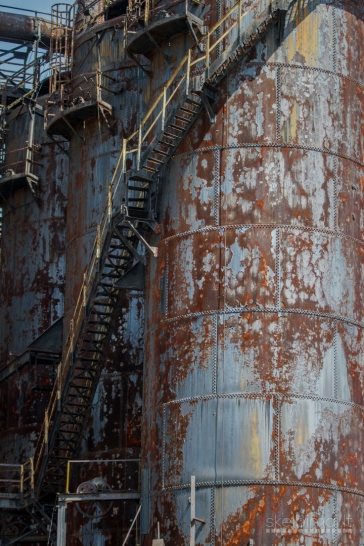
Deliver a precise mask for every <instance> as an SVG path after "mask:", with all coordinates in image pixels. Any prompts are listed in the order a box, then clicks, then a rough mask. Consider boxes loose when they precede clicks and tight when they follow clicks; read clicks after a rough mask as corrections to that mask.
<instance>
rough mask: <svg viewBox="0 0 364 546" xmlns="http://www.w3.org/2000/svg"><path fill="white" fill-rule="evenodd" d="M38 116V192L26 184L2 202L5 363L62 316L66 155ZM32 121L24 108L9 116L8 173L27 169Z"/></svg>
mask: <svg viewBox="0 0 364 546" xmlns="http://www.w3.org/2000/svg"><path fill="white" fill-rule="evenodd" d="M41 104H42V101H41ZM35 119H36V124H35V140H34V142H35V144H36V146H37V151H38V153H37V154H35V155H33V158H34V160H35V161H36V162H37V163H39V165H38V164H37V165H33V167H32V171H33V172H34V174H35V175H36V176H38V177H39V187H38V189H37V195H36V196H34V195H33V193H32V191H31V189H30V187H25V188H23V189H20V190H18V191H16V192H13V193H12V194H10V195H6V196H5V197H6V200H3V202H2V207H3V228H2V229H3V235H2V251H1V253H2V270H1V313H2V317H3V319H4V320H2V321H1V334H0V336H1V337H0V339H1V341H0V346H1V353H2V364H5V363H6V361H7V360H8V359H9V358H11V357H14V356H17V355H19V354H21V353H22V352H23V351H24V350H25V349H26V347H27V346H28V345H29V344H30V343H31V342H33V341H34V340H35V339H36V338H37V337H38V336H40V335H41V334H42V333H43V332H44V331H45V330H46V329H47V328H49V326H51V325H52V324H53V323H54V322H55V321H56V320H57V319H59V318H60V317H61V316H62V315H63V297H64V296H63V294H64V274H65V263H64V237H65V226H64V216H65V207H66V193H67V175H68V158H67V156H66V154H64V153H61V152H60V151H59V149H58V148H57V147H56V145H55V144H54V143H52V142H51V141H50V140H49V139H47V138H46V137H45V136H44V133H43V118H42V116H40V115H36V117H35ZM28 123H29V115H28V113H27V109H26V107H25V106H23V107H19V108H18V110H17V111H16V112H14V114H13V115H12V116H11V119H10V120H9V133H8V144H9V154H8V155H7V157H6V161H5V165H4V170H5V171H6V170H7V169H8V168H9V169H12V170H13V171H14V172H15V174H20V173H22V172H23V173H24V170H25V161H26V158H25V149H26V146H27V140H26V139H27V136H28V125H27V124H28ZM19 135H22V136H19ZM13 141H15V143H16V146H17V147H18V148H17V150H16V149H15V147H14V146H13V144H14V143H13ZM8 162H9V163H8Z"/></svg>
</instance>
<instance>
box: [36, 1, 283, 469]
mask: <svg viewBox="0 0 364 546" xmlns="http://www.w3.org/2000/svg"><path fill="white" fill-rule="evenodd" d="M269 4H275V0H256V2H255V3H254V4H253V5H252V6H251V7H250V8H249V9H248V10H246V11H243V0H239V1H238V2H236V4H234V6H233V7H232V8H231V9H229V10H228V11H227V12H226V13H225V15H224V16H223V17H222V18H221V19H220V20H219V21H218V22H217V23H216V24H215V25H214V26H213V27H212V28H211V29H210V31H209V32H208V34H206V35H205V36H203V38H201V40H200V41H199V42H198V43H197V44H195V45H194V46H193V47H192V48H191V49H190V50H189V51H188V52H187V54H186V55H185V56H184V57H183V59H182V61H181V62H180V64H179V65H178V66H177V68H176V69H175V70H174V72H173V74H172V75H171V77H170V78H169V80H168V81H167V82H166V84H165V85H164V88H163V91H162V92H161V93H160V94H159V96H158V97H157V99H156V100H155V101H154V102H153V104H152V106H151V107H150V109H149V110H148V112H147V113H146V114H145V116H144V117H143V119H142V121H141V123H140V126H139V128H138V130H136V131H134V132H133V133H132V134H131V135H130V136H129V137H128V138H127V139H124V140H123V146H122V150H121V152H120V155H119V158H118V162H117V165H116V168H115V171H114V174H113V177H112V179H111V181H110V183H109V185H108V193H107V195H108V197H107V203H106V205H105V207H104V209H103V212H102V215H101V220H100V223H99V224H98V226H97V235H96V237H95V240H94V242H93V246H92V249H91V255H90V259H89V262H88V265H87V267H86V271H85V273H84V279H83V283H82V286H81V289H80V292H79V294H78V298H77V301H76V304H75V307H74V310H73V314H72V317H71V321H70V329H69V334H68V337H67V340H66V343H65V346H64V351H63V356H62V361H61V363H60V365H59V367H58V372H57V379H56V381H55V384H54V388H53V391H52V393H51V396H50V401H49V405H48V408H47V411H46V415H45V419H44V422H43V425H42V429H41V432H40V434H39V438H38V444H37V447H36V451H35V461H34V468H35V473H36V474H37V472H38V471H39V469H40V466H41V462H42V458H43V457H44V456H45V455H47V453H48V443H49V434H50V430H51V427H52V422H53V421H54V420H55V417H56V413H57V410H58V409H60V400H61V393H62V392H63V388H64V386H65V384H66V378H67V374H68V371H69V367H70V365H71V362H72V355H73V351H74V349H75V343H76V342H77V339H78V337H79V334H80V332H81V328H82V322H83V320H84V318H85V313H86V306H87V302H88V300H89V297H90V294H91V290H92V287H93V282H94V279H95V274H96V273H97V272H98V271H99V265H100V258H101V250H102V248H103V246H104V243H105V241H106V238H107V235H108V232H109V229H110V227H111V222H112V214H113V208H114V205H115V198H116V195H117V192H118V187H119V184H120V181H121V179H122V176H123V173H125V172H126V160H127V156H128V155H134V156H136V159H137V167H140V165H141V164H140V161H141V152H142V148H143V145H144V144H145V143H146V142H147V141H148V138H149V139H150V138H151V137H152V136H153V134H156V132H157V131H158V130H159V129H162V128H163V126H164V124H165V123H166V121H167V117H168V109H169V108H171V107H172V108H173V102H174V101H173V99H175V98H176V96H177V95H178V94H179V93H180V94H181V93H182V95H188V93H189V92H190V86H191V82H192V79H193V78H194V77H196V76H197V77H199V75H200V74H201V73H202V74H203V73H206V71H207V70H208V69H209V68H210V67H211V65H212V62H214V61H216V60H217V59H218V57H219V56H221V55H222V54H223V50H224V47H222V48H218V46H219V44H222V45H223V46H224V45H225V44H228V45H230V43H232V42H233V41H234V40H236V37H237V36H239V39H241V38H242V37H243V36H244V32H245V31H246V29H248V27H249V25H250V24H251V22H252V21H253V20H254V18H255V17H256V13H255V11H257V12H258V14H260V13H261V12H262V11H263V10H264V9H265V8H266V7H267V6H268V7H269ZM201 44H202V45H203V46H204V47H202V48H201V47H199V46H200V45H201ZM201 49H204V51H203V52H201ZM220 50H222V51H221V53H220V52H219V51H220ZM180 96H181V95H180ZM136 138H137V143H136V145H134V144H133V141H135V139H136Z"/></svg>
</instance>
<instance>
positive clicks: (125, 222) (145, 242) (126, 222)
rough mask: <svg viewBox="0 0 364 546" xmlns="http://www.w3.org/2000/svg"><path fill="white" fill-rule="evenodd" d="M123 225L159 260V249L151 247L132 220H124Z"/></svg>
mask: <svg viewBox="0 0 364 546" xmlns="http://www.w3.org/2000/svg"><path fill="white" fill-rule="evenodd" d="M123 225H124V226H125V227H128V228H130V229H131V230H132V232H133V233H134V234H135V235H136V236H137V238H138V239H139V241H140V242H141V243H142V244H143V245H144V246H145V247H146V249H147V250H148V251H149V252H150V253H151V254H153V256H154V257H155V258H158V248H157V247H156V246H150V245H149V244H148V243H147V241H146V240H145V239H144V237H143V236H142V235H141V234H140V233H139V231H138V230H137V229H136V227H135V226H134V225H133V224H132V223H131V222H130V220H124V222H123Z"/></svg>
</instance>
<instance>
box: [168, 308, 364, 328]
mask: <svg viewBox="0 0 364 546" xmlns="http://www.w3.org/2000/svg"><path fill="white" fill-rule="evenodd" d="M239 313H280V314H297V315H307V316H310V317H322V318H328V319H333V320H340V321H341V322H347V323H348V324H353V325H354V326H358V327H359V328H364V324H363V323H362V322H359V321H357V320H354V319H351V318H350V317H342V316H340V315H334V314H331V313H321V312H320V311H304V310H302V309H281V308H280V307H253V308H249V307H229V308H227V309H219V310H215V311H199V312H196V313H186V314H185V315H178V316H176V317H171V318H168V319H164V320H163V319H162V322H166V323H171V322H175V321H177V320H181V319H190V318H198V317H208V316H214V315H222V316H226V315H234V314H239Z"/></svg>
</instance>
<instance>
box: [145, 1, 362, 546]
mask: <svg viewBox="0 0 364 546" xmlns="http://www.w3.org/2000/svg"><path fill="white" fill-rule="evenodd" d="M247 4H248V3H247ZM350 29H353V30H350ZM354 29H355V30H354ZM363 32H364V27H363V22H362V12H360V11H359V9H358V7H357V5H356V4H355V3H354V2H347V3H335V2H333V3H326V4H324V3H321V2H318V1H317V2H304V3H299V4H298V3H293V4H292V6H291V8H290V10H289V12H288V14H287V18H286V23H285V31H284V39H283V42H282V44H281V45H279V46H278V44H277V29H276V28H275V29H272V30H271V31H270V32H269V33H268V34H267V36H266V37H265V38H264V39H263V40H262V42H261V43H260V44H258V46H257V47H255V48H254V50H252V52H251V53H250V54H249V56H248V58H247V59H246V60H245V62H243V63H241V64H240V65H239V66H237V67H236V68H235V69H234V70H233V71H232V72H231V73H230V74H229V75H228V76H227V78H226V79H225V80H224V81H223V82H222V83H221V84H220V93H219V99H218V102H217V104H216V106H215V111H216V114H217V121H216V123H215V124H214V125H211V124H209V122H208V118H207V115H202V116H201V117H200V118H199V119H198V120H197V121H196V123H195V125H194V127H193V128H192V130H191V131H190V133H189V134H188V135H187V137H186V139H185V140H184V142H183V143H182V144H181V146H180V148H179V149H178V151H177V153H176V155H175V157H174V158H173V159H172V161H171V162H170V165H169V166H168V168H167V170H166V174H165V176H164V178H163V181H162V186H163V188H164V191H163V196H162V207H161V219H162V224H163V236H162V239H161V240H160V243H159V248H160V258H159V260H158V263H151V264H150V267H149V282H148V286H147V292H146V293H147V306H146V324H147V339H146V377H145V383H146V385H147V386H148V387H147V389H145V397H144V401H145V415H144V418H143V423H144V424H143V439H144V449H143V466H144V467H145V468H149V471H150V487H151V493H152V495H151V518H150V525H151V532H150V534H149V536H146V537H145V540H144V543H145V544H151V541H152V538H153V537H155V536H156V528H157V521H160V523H161V536H162V537H163V538H164V539H165V540H166V542H167V543H169V542H173V543H176V544H186V543H187V541H189V535H190V520H189V514H190V512H189V511H190V505H189V497H190V485H189V484H190V478H191V475H195V476H196V484H197V493H196V515H197V516H198V517H199V518H202V519H203V520H205V521H206V524H204V525H203V524H198V522H197V523H196V543H198V544H203V543H210V544H219V545H220V544H221V545H222V544H225V545H226V544H239V545H240V544H247V543H248V540H249V539H253V540H254V544H264V545H278V544H282V543H284V544H292V545H293V544H307V545H308V544H310V545H315V546H318V545H322V546H324V545H325V546H326V545H329V544H330V545H333V546H334V545H338V544H352V543H355V544H359V543H360V541H361V540H362V539H363V536H362V531H361V529H362V527H363V525H362V510H363V501H362V498H363V495H364V488H363V478H364V476H363V474H362V470H361V468H362V462H361V458H362V456H361V446H362V442H363V439H362V434H363V385H362V382H363V366H362V350H363V349H362V347H363V326H364V321H363V312H362V301H361V299H362V296H361V294H362V283H363V281H362V267H363V266H362V264H363V258H364V254H363V248H364V247H363V242H362V220H361V216H362V199H361V192H362V189H361V185H362V179H363V172H364V170H363V168H364V160H363V152H362V149H361V146H362V138H361V127H360V126H359V125H358V123H359V120H360V119H361V117H362V111H363V83H362V75H361V71H362V67H361V60H360V59H361V54H360V48H361V46H360V44H361V41H362V36H363Z"/></svg>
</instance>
